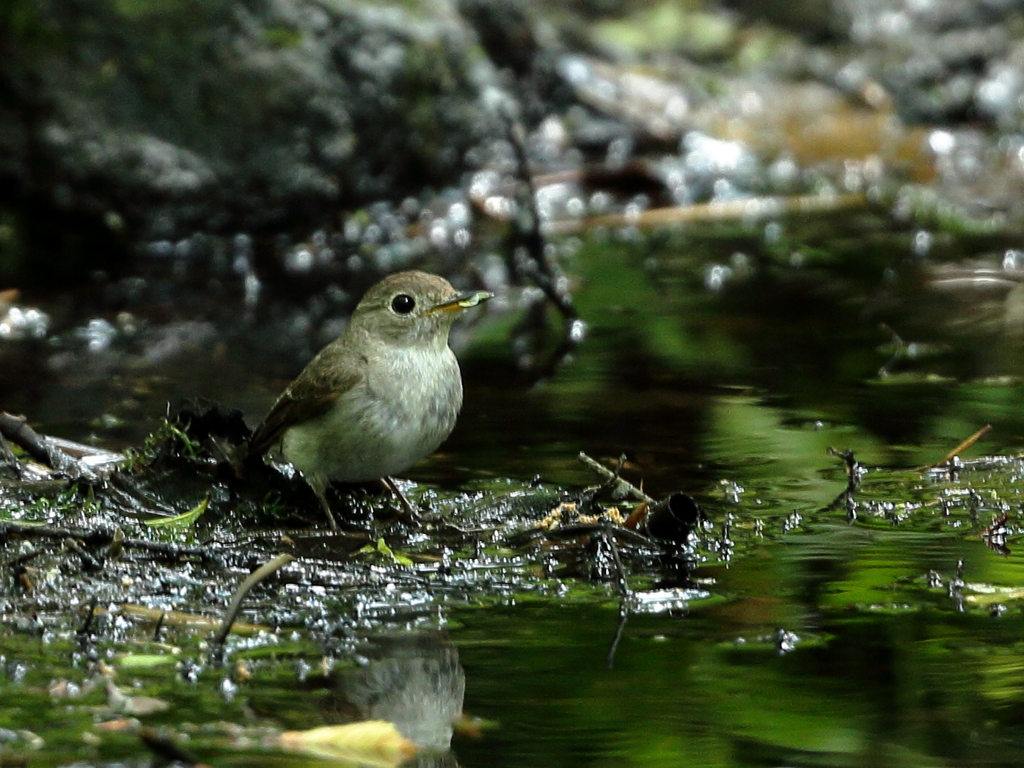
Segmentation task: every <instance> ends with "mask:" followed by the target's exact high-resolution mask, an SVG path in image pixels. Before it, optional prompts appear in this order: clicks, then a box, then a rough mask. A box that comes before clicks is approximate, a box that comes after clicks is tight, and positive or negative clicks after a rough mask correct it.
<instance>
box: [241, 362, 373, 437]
mask: <svg viewBox="0 0 1024 768" xmlns="http://www.w3.org/2000/svg"><path fill="white" fill-rule="evenodd" d="M307 370H308V369H307ZM357 380H358V376H357V375H356V374H355V373H351V374H350V375H344V374H339V373H338V371H337V369H333V368H332V369H329V370H328V371H326V372H322V373H321V375H319V376H310V375H307V374H306V371H303V373H302V374H300V375H299V377H298V378H297V379H296V380H295V381H293V382H292V383H291V384H290V385H289V386H288V389H286V390H285V391H284V392H282V393H281V396H280V397H279V398H277V402H276V403H274V407H273V408H271V409H270V413H268V414H267V417H266V418H265V419H264V420H263V423H262V424H260V425H259V426H258V427H257V428H256V431H255V432H253V435H252V437H251V438H250V439H249V456H259V455H261V454H263V453H266V451H267V450H269V449H270V448H271V447H273V445H274V444H275V443H277V442H278V441H279V440H280V439H281V437H282V436H283V435H284V433H285V431H286V430H287V429H288V428H289V427H291V426H294V425H295V424H301V423H302V422H304V421H309V420H310V419H315V418H316V417H318V416H323V415H324V414H325V413H327V412H328V411H329V410H330V409H331V406H332V405H334V403H335V402H337V400H338V398H339V397H340V396H341V394H342V393H343V392H347V391H348V390H349V389H351V388H352V386H354V384H355V383H356V381H357Z"/></svg>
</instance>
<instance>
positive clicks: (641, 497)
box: [578, 451, 654, 504]
mask: <svg viewBox="0 0 1024 768" xmlns="http://www.w3.org/2000/svg"><path fill="white" fill-rule="evenodd" d="M578 458H579V460H580V461H581V462H583V463H584V464H586V465H587V466H588V467H589V468H590V469H592V470H593V471H594V472H596V473H597V474H598V475H600V476H601V477H602V478H603V479H604V481H605V482H606V483H608V484H609V485H612V486H613V487H614V490H613V492H612V493H613V494H615V495H616V496H619V497H622V496H632V497H633V498H634V499H636V500H637V501H646V502H647V503H649V504H651V503H653V502H654V499H653V498H651V497H650V496H648V495H647V494H646V493H644V492H643V491H641V490H640V489H639V488H637V487H636V486H635V485H633V484H632V483H630V482H629V481H628V480H623V479H622V478H621V477H619V476H618V473H617V472H612V471H611V470H610V469H607V468H606V467H604V466H603V465H602V464H599V463H598V462H597V461H595V460H594V459H592V458H590V457H589V456H587V454H585V453H584V452H583V451H580V455H579V457H578Z"/></svg>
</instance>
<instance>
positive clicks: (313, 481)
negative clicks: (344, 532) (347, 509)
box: [303, 473, 338, 531]
mask: <svg viewBox="0 0 1024 768" xmlns="http://www.w3.org/2000/svg"><path fill="white" fill-rule="evenodd" d="M303 477H305V478H306V482H307V483H309V487H310V488H312V489H313V493H315V494H316V498H317V500H318V501H319V502H320V507H321V508H322V509H323V511H324V515H326V516H327V524H328V525H329V526H330V527H331V530H332V531H336V530H338V524H337V523H336V522H335V520H334V513H333V512H331V505H330V504H328V503H327V485H328V483H327V480H325V479H324V478H322V477H320V476H319V475H314V474H312V473H310V474H303Z"/></svg>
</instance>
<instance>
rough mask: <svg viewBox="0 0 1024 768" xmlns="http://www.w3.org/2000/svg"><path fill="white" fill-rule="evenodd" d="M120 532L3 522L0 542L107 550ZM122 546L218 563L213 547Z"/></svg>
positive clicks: (125, 542)
mask: <svg viewBox="0 0 1024 768" xmlns="http://www.w3.org/2000/svg"><path fill="white" fill-rule="evenodd" d="M118 530H119V529H117V528H114V529H104V528H93V529H90V528H54V527H52V526H49V525H32V524H28V523H14V522H8V521H0V541H2V540H3V539H6V538H9V537H11V536H21V537H23V538H26V539H32V538H36V539H58V540H62V539H74V540H77V541H81V542H82V543H84V544H89V545H92V546H105V545H108V544H111V543H113V542H114V541H116V540H117V539H118V533H117V532H118ZM119 545H120V546H121V547H122V548H124V549H137V550H142V551H145V552H154V553H156V554H160V555H164V556H166V557H170V558H172V559H174V560H184V559H187V558H198V559H200V560H202V561H204V562H208V561H212V560H213V559H214V557H213V556H212V555H211V554H210V548H209V547H180V546H177V545H175V544H168V543H165V542H160V541H148V540H146V539H121V540H120V542H119Z"/></svg>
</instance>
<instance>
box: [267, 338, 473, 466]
mask: <svg viewBox="0 0 1024 768" xmlns="http://www.w3.org/2000/svg"><path fill="white" fill-rule="evenodd" d="M377 352H378V354H377V356H376V357H375V364H374V365H370V366H368V367H367V369H366V370H367V375H366V377H365V378H364V380H363V381H361V382H360V383H358V384H357V385H356V386H355V387H353V388H352V389H351V390H350V391H348V392H347V393H345V394H344V395H342V396H341V397H339V398H338V400H337V401H336V402H335V404H334V405H333V406H332V407H331V409H330V411H328V412H327V413H326V414H324V415H323V416H320V417H318V418H316V419H312V420H310V421H309V422H306V423H303V424H299V425H296V426H294V427H292V428H290V429H289V430H288V431H287V432H286V433H285V435H284V441H283V450H284V455H285V458H287V459H288V460H289V461H290V462H292V464H294V465H295V466H296V467H297V468H298V469H300V470H302V471H303V472H305V473H312V474H315V475H317V476H319V477H322V478H326V479H329V480H337V481H342V482H362V481H366V480H375V479H377V478H380V477H384V476H386V475H393V474H396V473H399V472H403V471H405V470H406V469H408V468H409V467H411V466H412V465H413V464H415V463H417V462H418V461H420V459H422V458H424V457H426V456H428V455H430V454H431V453H433V452H434V451H435V450H437V447H438V446H439V445H440V444H441V443H442V442H443V441H444V440H445V438H447V437H448V435H449V434H450V433H451V431H452V429H453V428H454V427H455V419H456V417H457V416H458V413H459V409H460V408H461V407H462V376H461V374H460V372H459V364H458V361H457V360H456V359H455V354H454V353H453V352H452V351H451V350H450V349H449V348H448V346H447V344H444V345H436V346H433V345H432V346H431V347H429V348H424V347H422V346H417V347H397V348H396V347H391V348H387V349H384V348H379V349H378V350H377Z"/></svg>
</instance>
